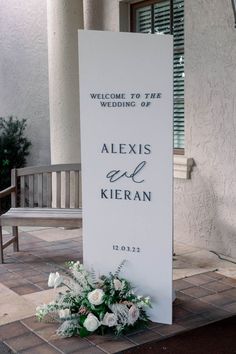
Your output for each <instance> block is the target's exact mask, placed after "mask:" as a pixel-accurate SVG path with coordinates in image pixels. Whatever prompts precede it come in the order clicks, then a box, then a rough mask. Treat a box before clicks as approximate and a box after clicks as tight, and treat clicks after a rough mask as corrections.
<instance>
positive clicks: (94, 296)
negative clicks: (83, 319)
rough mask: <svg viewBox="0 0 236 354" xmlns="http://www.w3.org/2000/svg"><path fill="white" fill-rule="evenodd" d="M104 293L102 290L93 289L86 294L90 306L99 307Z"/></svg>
mask: <svg viewBox="0 0 236 354" xmlns="http://www.w3.org/2000/svg"><path fill="white" fill-rule="evenodd" d="M103 296H104V291H103V290H102V289H95V290H93V291H90V293H88V300H89V302H90V304H92V305H101V304H102V303H103Z"/></svg>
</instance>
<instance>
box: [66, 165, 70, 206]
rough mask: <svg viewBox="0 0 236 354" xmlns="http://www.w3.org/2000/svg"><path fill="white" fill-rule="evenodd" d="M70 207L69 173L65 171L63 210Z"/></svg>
mask: <svg viewBox="0 0 236 354" xmlns="http://www.w3.org/2000/svg"><path fill="white" fill-rule="evenodd" d="M69 207H70V171H65V208H69Z"/></svg>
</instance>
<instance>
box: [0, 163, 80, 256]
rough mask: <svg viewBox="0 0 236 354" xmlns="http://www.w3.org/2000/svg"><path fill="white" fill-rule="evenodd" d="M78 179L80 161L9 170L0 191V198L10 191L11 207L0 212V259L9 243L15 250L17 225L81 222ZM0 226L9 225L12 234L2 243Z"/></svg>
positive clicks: (8, 194) (0, 227)
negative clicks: (9, 183) (7, 179)
mask: <svg viewBox="0 0 236 354" xmlns="http://www.w3.org/2000/svg"><path fill="white" fill-rule="evenodd" d="M80 181H81V165H80V164H76V163H75V164H60V165H49V166H35V167H24V168H17V169H13V170H11V186H9V187H8V188H6V189H4V190H3V191H0V201H1V199H3V198H6V197H7V196H10V195H11V209H9V210H8V211H7V212H6V213H2V215H0V263H3V250H4V249H5V248H7V247H8V246H10V245H11V244H13V250H14V251H15V252H18V251H19V237H18V236H19V233H18V226H43V227H66V228H70V227H73V228H78V227H81V226H82V209H81V208H80V205H81V200H80V190H81V185H80ZM54 204H55V208H54ZM0 214H1V211H0ZM3 226H11V227H12V238H11V239H9V240H8V241H6V242H5V243H4V242H3V241H4V239H3V233H2V227H3Z"/></svg>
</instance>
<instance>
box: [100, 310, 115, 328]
mask: <svg viewBox="0 0 236 354" xmlns="http://www.w3.org/2000/svg"><path fill="white" fill-rule="evenodd" d="M102 324H103V325H104V326H108V327H113V326H116V325H117V316H116V315H115V314H114V313H109V312H107V313H106V314H105V316H104V317H103V320H102Z"/></svg>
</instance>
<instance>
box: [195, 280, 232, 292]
mask: <svg viewBox="0 0 236 354" xmlns="http://www.w3.org/2000/svg"><path fill="white" fill-rule="evenodd" d="M202 287H203V288H205V289H208V290H213V291H215V292H221V291H225V290H229V289H231V288H232V286H231V285H230V284H226V283H224V282H221V281H213V282H211V283H207V284H203V285H202Z"/></svg>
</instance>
